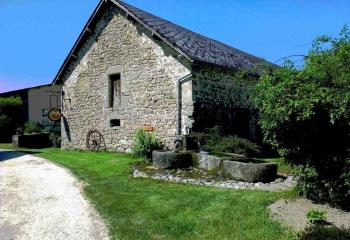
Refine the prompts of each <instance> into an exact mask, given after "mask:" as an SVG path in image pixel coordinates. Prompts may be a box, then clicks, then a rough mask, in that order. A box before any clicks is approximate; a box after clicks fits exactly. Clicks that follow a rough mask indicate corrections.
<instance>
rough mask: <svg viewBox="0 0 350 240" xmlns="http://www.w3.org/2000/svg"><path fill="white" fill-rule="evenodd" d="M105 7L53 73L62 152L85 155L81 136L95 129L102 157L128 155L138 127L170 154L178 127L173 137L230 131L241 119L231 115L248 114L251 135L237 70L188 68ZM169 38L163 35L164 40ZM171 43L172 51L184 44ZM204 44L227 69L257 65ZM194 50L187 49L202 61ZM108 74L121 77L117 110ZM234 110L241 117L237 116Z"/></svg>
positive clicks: (140, 27)
mask: <svg viewBox="0 0 350 240" xmlns="http://www.w3.org/2000/svg"><path fill="white" fill-rule="evenodd" d="M109 2H112V1H101V3H100V4H106V6H107V7H106V8H105V9H103V10H101V11H103V13H102V14H101V15H99V17H98V21H96V24H94V27H93V29H89V31H91V34H90V35H89V36H88V37H86V38H84V40H81V41H83V45H82V46H81V47H80V48H79V49H78V51H77V52H76V53H74V56H73V57H74V58H73V57H72V59H74V60H72V61H71V62H70V64H69V65H67V67H65V68H64V71H63V72H62V73H59V75H60V84H62V89H63V95H62V112H63V119H62V147H63V148H65V149H83V150H84V149H86V138H87V134H88V132H89V131H90V130H93V129H94V130H97V131H99V132H100V133H101V134H102V136H103V142H104V146H105V147H106V150H109V151H120V152H130V151H131V148H132V144H133V138H134V136H135V132H136V131H137V130H138V129H140V128H142V127H143V126H145V125H151V126H153V127H154V131H155V133H156V134H157V136H158V137H159V138H160V139H161V140H162V141H164V142H165V143H166V146H167V147H168V148H172V147H173V144H174V140H175V139H176V137H177V135H178V134H179V133H178V132H177V126H179V125H180V127H181V128H180V134H187V133H189V132H190V131H191V130H193V129H194V130H201V128H205V127H212V126H214V125H215V124H216V123H219V124H222V125H225V126H229V127H232V126H231V125H232V122H233V123H234V122H235V121H234V120H235V119H240V117H237V116H239V115H237V114H238V113H239V112H240V111H241V110H242V109H243V110H244V111H247V112H248V119H247V120H246V122H247V121H248V125H250V126H252V127H250V130H249V134H250V135H253V134H252V132H254V126H255V120H254V117H253V116H254V115H253V114H252V112H253V108H252V104H251V101H250V98H249V86H250V83H249V82H245V81H242V80H237V77H236V75H235V73H236V70H233V69H231V70H229V69H228V68H225V67H218V66H215V65H210V64H201V63H200V62H196V63H194V60H191V59H190V58H189V57H186V55H184V54H181V51H180V50H178V49H177V48H176V47H173V46H171V44H169V42H167V41H166V40H164V39H163V38H162V37H160V36H159V35H157V34H155V33H154V29H153V30H152V29H150V27H149V26H146V25H145V24H142V23H141V22H140V21H137V20H135V16H130V15H129V14H128V13H127V12H126V11H125V9H123V7H116V6H114V5H113V4H112V3H109ZM120 4H121V3H120ZM123 4H124V7H128V8H129V9H132V10H133V12H134V13H135V14H139V15H138V16H139V17H143V18H144V19H145V21H149V24H152V23H153V22H156V23H158V22H157V21H159V23H161V24H163V25H164V27H168V28H169V29H173V31H174V32H176V31H178V30H179V29H180V30H179V31H180V33H179V34H178V35H179V36H184V34H187V35H188V36H187V37H184V41H185V40H186V39H187V40H186V41H188V44H194V43H195V42H196V41H197V40H200V41H204V43H205V41H206V39H205V38H204V37H202V36H200V35H196V34H195V33H193V32H190V31H188V30H185V29H183V28H181V27H179V26H177V25H174V24H172V23H170V22H167V21H166V20H162V19H160V18H157V17H155V16H153V15H150V14H148V13H145V12H143V11H141V10H138V9H136V8H132V7H131V6H129V5H127V4H125V3H123ZM153 19H154V20H153ZM152 21H153V22H152ZM163 25H162V26H163ZM89 28H91V26H90V27H89ZM171 34H173V33H172V32H171V30H169V32H168V36H171ZM191 38H193V39H192V40H191ZM176 39H177V43H178V44H180V43H182V42H183V41H182V40H181V39H180V38H176ZM79 41H80V40H79ZM209 42H210V41H209V40H208V43H209ZM211 43H213V44H215V47H217V48H218V49H219V50H220V51H221V50H222V51H227V52H228V54H226V59H227V61H228V62H227V63H228V65H229V66H231V65H235V64H236V62H238V63H239V64H241V63H242V64H245V63H247V64H246V65H247V66H248V65H249V66H250V65H251V64H253V63H255V62H256V61H258V60H257V58H255V57H253V56H251V55H248V54H245V53H242V52H240V51H238V50H235V49H231V48H230V47H228V46H226V45H223V44H221V43H218V42H211ZM198 44H201V43H198ZM186 46H189V45H186ZM196 46H197V45H196ZM198 46H201V45H198ZM198 46H197V47H198ZM183 47H185V45H184V46H183ZM199 50H200V51H204V52H203V54H202V55H203V58H204V59H209V60H211V58H210V56H209V55H208V57H207V56H206V55H205V54H206V53H205V51H206V50H207V48H201V49H199ZM199 50H195V49H193V51H195V53H196V54H197V55H198V56H201V53H200V52H199ZM189 52H191V49H190V50H189ZM193 53H194V52H193ZM215 54H216V53H215ZM214 60H215V59H214ZM238 63H237V64H238ZM115 74H119V75H120V89H121V92H120V93H121V94H120V99H119V100H118V103H117V104H114V105H113V107H111V106H110V104H109V103H110V89H111V82H110V77H111V76H112V75H115ZM180 80H181V84H179V82H180ZM178 109H180V114H179V113H178ZM235 109H240V110H239V111H238V113H237V114H236V110H235ZM178 115H180V116H178ZM242 119H243V118H242ZM111 120H117V122H119V120H120V126H111ZM179 122H180V124H179ZM230 124H231V125H230ZM237 126H240V125H239V124H237Z"/></svg>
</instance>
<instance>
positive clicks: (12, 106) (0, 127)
mask: <svg viewBox="0 0 350 240" xmlns="http://www.w3.org/2000/svg"><path fill="white" fill-rule="evenodd" d="M22 104H23V102H22V100H21V98H20V97H8V98H0V141H4V142H8V141H10V140H11V136H12V135H14V134H15V133H16V127H18V126H19V125H22V124H23V122H22V119H21V114H22V113H21V110H20V107H21V105H22Z"/></svg>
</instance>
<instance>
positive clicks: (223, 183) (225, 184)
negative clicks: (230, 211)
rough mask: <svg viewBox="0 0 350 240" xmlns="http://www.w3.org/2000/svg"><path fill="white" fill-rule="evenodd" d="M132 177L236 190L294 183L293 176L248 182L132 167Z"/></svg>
mask: <svg viewBox="0 0 350 240" xmlns="http://www.w3.org/2000/svg"><path fill="white" fill-rule="evenodd" d="M180 171H181V170H180ZM133 177H134V178H149V179H154V180H161V181H165V182H176V183H186V184H191V185H201V186H212V187H218V188H227V189H236V190H238V189H250V190H262V191H269V192H276V191H284V190H289V189H291V188H292V187H293V185H294V184H295V178H294V177H293V176H288V177H287V178H286V179H284V180H283V179H282V178H278V179H276V180H275V181H274V182H271V183H261V182H259V183H248V182H240V181H235V180H228V179H224V180H219V179H213V178H208V177H204V178H199V179H194V178H187V177H183V176H177V175H174V174H171V173H169V172H165V173H154V174H148V173H145V172H142V171H140V170H138V169H134V172H133Z"/></svg>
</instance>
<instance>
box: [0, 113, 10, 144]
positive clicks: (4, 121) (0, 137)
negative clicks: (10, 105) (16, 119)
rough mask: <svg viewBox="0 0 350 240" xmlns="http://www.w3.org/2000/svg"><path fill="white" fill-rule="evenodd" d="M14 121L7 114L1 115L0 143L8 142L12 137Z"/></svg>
mask: <svg viewBox="0 0 350 240" xmlns="http://www.w3.org/2000/svg"><path fill="white" fill-rule="evenodd" d="M11 129H12V121H11V118H9V117H8V116H7V115H5V114H1V115H0V141H6V142H7V141H8V140H9V136H10V135H11Z"/></svg>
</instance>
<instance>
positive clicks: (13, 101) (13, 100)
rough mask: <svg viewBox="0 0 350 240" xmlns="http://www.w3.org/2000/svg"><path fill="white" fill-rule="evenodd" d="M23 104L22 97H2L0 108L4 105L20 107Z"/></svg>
mask: <svg viewBox="0 0 350 240" xmlns="http://www.w3.org/2000/svg"><path fill="white" fill-rule="evenodd" d="M22 104H23V102H22V99H21V98H20V97H7V98H0V108H2V107H18V106H21V105H22Z"/></svg>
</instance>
